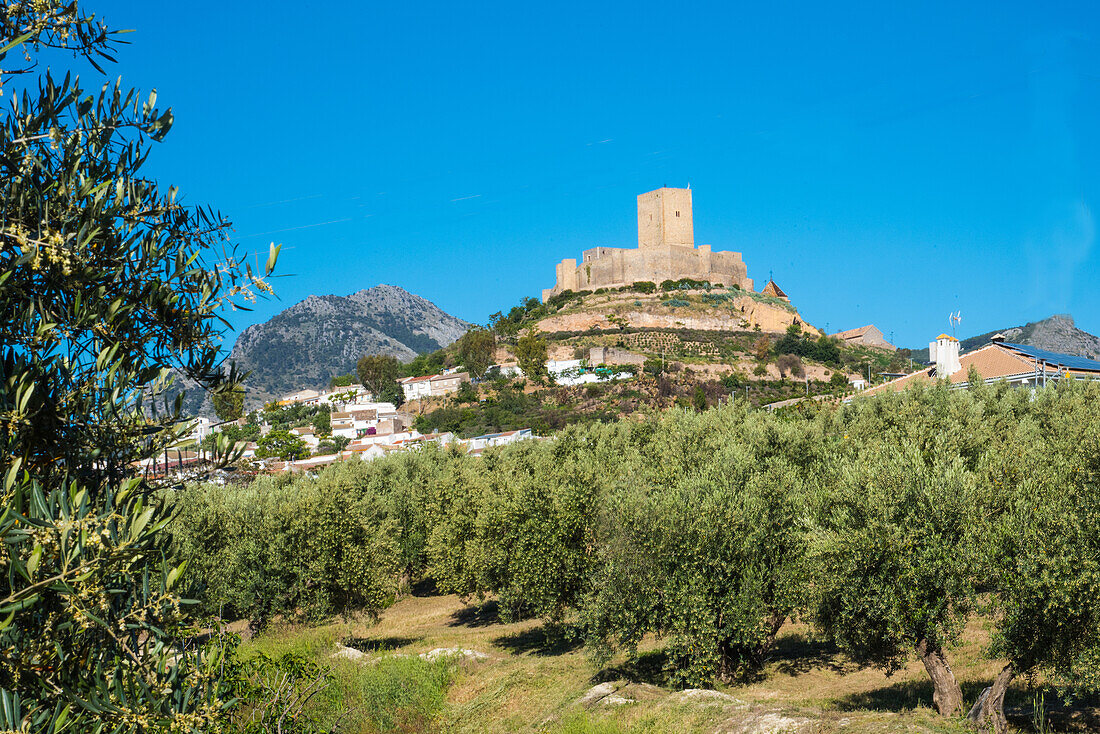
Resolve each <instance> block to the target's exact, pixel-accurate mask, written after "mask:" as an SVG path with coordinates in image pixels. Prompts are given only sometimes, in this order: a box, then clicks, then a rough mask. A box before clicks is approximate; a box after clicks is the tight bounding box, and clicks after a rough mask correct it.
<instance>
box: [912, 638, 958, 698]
mask: <svg viewBox="0 0 1100 734" xmlns="http://www.w3.org/2000/svg"><path fill="white" fill-rule="evenodd" d="M917 655H919V656H920V659H921V662H922V663H924V669H925V670H927V671H928V677H929V678H931V679H932V702H933V703H934V704H936V710H937V711H939V712H940V714H941V715H943V716H955V715H956V714H961V713H962V710H963V697H962V689H961V688H960V687H959V682H958V681H957V680H955V674H954V673H953V672H951V666H950V665H948V664H947V657H946V656H945V655H944V654H943V650H942V649H940V648H939V647H938V646H933V645H932V644H931V643H929V642H928V640H926V639H923V638H922V639H921V640H919V641H918V642H917Z"/></svg>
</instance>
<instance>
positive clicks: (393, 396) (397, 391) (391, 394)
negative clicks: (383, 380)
mask: <svg viewBox="0 0 1100 734" xmlns="http://www.w3.org/2000/svg"><path fill="white" fill-rule="evenodd" d="M375 399H376V400H378V401H379V402H382V403H393V405H394V406H396V407H398V408H400V407H401V406H402V405H404V404H405V391H404V390H402V389H401V386H400V385H398V384H397V383H396V382H391V383H390V384H388V385H386V386H385V387H383V388H382V390H381V391H379V393H378V394H377V395H376V396H375Z"/></svg>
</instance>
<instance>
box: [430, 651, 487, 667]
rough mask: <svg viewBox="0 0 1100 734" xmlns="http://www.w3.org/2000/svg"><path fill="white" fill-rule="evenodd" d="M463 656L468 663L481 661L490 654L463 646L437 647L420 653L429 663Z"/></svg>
mask: <svg viewBox="0 0 1100 734" xmlns="http://www.w3.org/2000/svg"><path fill="white" fill-rule="evenodd" d="M452 657H453V658H462V660H463V661H464V662H467V663H480V662H481V661H483V660H488V659H489V656H488V655H487V654H486V653H483V652H480V651H478V650H464V649H463V648H461V647H437V648H436V649H434V650H430V651H428V652H422V653H420V659H421V660H427V661H428V662H429V663H434V662H435V661H436V660H439V659H440V658H452Z"/></svg>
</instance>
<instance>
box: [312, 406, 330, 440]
mask: <svg viewBox="0 0 1100 734" xmlns="http://www.w3.org/2000/svg"><path fill="white" fill-rule="evenodd" d="M312 425H313V432H314V433H315V434H316V435H317V436H328V435H329V434H331V433H332V413H330V412H329V411H327V410H322V411H319V412H318V413H317V415H315V416H313V422H312Z"/></svg>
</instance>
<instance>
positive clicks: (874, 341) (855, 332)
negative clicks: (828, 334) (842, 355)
mask: <svg viewBox="0 0 1100 734" xmlns="http://www.w3.org/2000/svg"><path fill="white" fill-rule="evenodd" d="M833 338H834V339H840V340H841V341H842V342H844V343H845V344H847V345H851V346H859V345H863V346H867V347H877V348H879V349H888V350H890V351H891V352H894V351H897V347H895V346H894V345H893V344H891V343H890V342H888V341H886V337H885V336H884V335H883V333H882V332H881V331H880V330H879V328H878V327H877V326H875V325H874V324H868V325H867V326H861V327H859V328H858V329H848V330H847V331H838V332H837V333H835V334H833Z"/></svg>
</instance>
